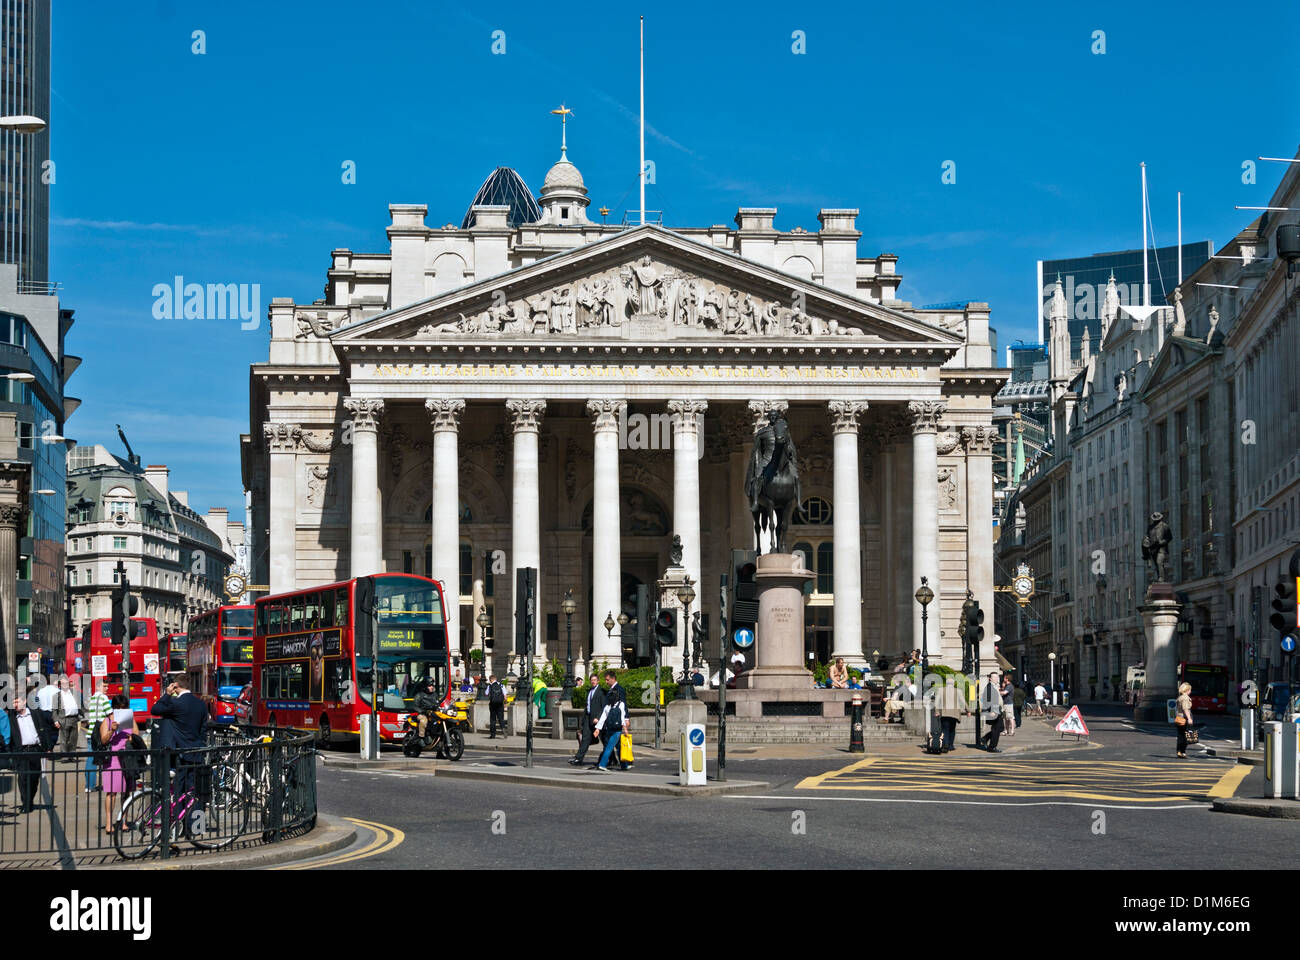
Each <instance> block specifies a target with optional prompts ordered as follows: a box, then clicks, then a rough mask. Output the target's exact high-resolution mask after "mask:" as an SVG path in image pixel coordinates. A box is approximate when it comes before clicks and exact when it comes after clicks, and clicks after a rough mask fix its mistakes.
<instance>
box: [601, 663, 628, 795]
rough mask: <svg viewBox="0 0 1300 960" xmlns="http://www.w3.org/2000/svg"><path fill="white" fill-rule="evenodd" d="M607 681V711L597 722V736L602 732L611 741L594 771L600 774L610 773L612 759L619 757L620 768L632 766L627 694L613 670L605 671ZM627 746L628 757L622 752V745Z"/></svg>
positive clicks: (608, 741) (607, 743)
mask: <svg viewBox="0 0 1300 960" xmlns="http://www.w3.org/2000/svg"><path fill="white" fill-rule="evenodd" d="M605 680H606V681H608V683H609V692H608V693H607V694H606V696H605V709H604V710H603V711H601V714H600V719H598V720H597V721H596V734H597V736H599V735H600V734H601V733H602V731H603V732H604V734H605V735H606V736H608V737H609V739H608V740H607V741H606V743H605V751H604V752H603V753H602V754H601V755H600V762H599V763H597V764H596V766H595V767H593V768H592V769H594V770H596V771H598V772H599V773H609V760H610V757H613V756H618V758H619V768H620V769H622V770H626V769H627V768H628V766H629V765H630V764H631V754H632V738H631V737H630V736H628V733H629V729H628V713H627V693H626V691H624V689H623V687H622V686H621V685H620V684H619V682H618V675H617V674H615V673H614V671H613V670H606V671H605ZM624 743H626V744H627V753H626V755H625V754H624V753H623V752H622V751H621V749H620V747H621V745H622V744H624Z"/></svg>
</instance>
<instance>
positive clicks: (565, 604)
mask: <svg viewBox="0 0 1300 960" xmlns="http://www.w3.org/2000/svg"><path fill="white" fill-rule="evenodd" d="M560 609H561V610H563V611H564V618H565V625H566V627H567V628H568V640H567V641H566V642H565V668H564V699H563V700H562V701H561V703H568V702H569V701H570V700H572V699H573V615H574V614H575V613H577V612H578V604H577V603H576V602H575V601H574V599H573V591H572V590H565V591H564V600H563V601H562V602H561V603H560Z"/></svg>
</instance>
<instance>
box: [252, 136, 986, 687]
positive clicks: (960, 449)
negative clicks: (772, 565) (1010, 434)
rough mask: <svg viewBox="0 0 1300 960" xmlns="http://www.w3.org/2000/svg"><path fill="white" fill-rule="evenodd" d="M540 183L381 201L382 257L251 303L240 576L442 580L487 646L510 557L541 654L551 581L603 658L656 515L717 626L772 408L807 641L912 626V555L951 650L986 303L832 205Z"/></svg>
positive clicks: (912, 642)
mask: <svg viewBox="0 0 1300 960" xmlns="http://www.w3.org/2000/svg"><path fill="white" fill-rule="evenodd" d="M500 175H501V171H500V170H498V171H497V173H496V174H494V177H499V176H500ZM539 199H540V204H539V208H540V210H541V217H540V219H539V220H536V221H534V222H517V220H518V219H519V214H518V209H517V207H512V206H507V205H497V204H492V203H476V204H475V205H473V206H471V208H470V211H469V212H468V213H467V214H466V216H465V218H464V221H463V223H465V224H468V226H462V227H461V228H456V227H453V226H452V225H451V224H448V225H447V226H446V227H443V228H434V227H428V226H426V225H425V223H424V217H425V214H426V212H427V211H426V208H425V207H423V206H417V205H394V206H392V207H390V213H391V216H392V223H391V225H390V226H389V228H388V236H389V240H390V249H389V250H388V251H387V252H386V253H381V254H356V253H353V252H352V251H349V250H335V251H333V253H332V265H331V267H330V269H329V272H328V276H327V278H326V285H325V287H326V288H325V296H324V298H322V299H321V300H318V301H316V302H315V303H311V304H298V303H295V302H293V301H292V300H288V299H276V300H273V301H272V303H271V306H270V310H269V312H270V328H271V329H270V333H271V343H270V355H269V359H268V362H266V363H257V364H254V365H253V366H252V368H251V380H250V391H251V392H250V396H251V416H250V432H249V433H248V434H247V435H245V436H244V437H243V438H242V444H243V468H244V479H245V485H246V487H247V488H248V490H249V491H251V494H252V504H253V508H252V517H251V522H252V524H253V528H252V529H253V530H254V531H256V532H257V535H258V537H259V539H260V538H262V537H265V539H264V540H263V541H262V543H264V544H265V549H264V550H263V549H258V550H255V551H254V557H253V570H252V576H253V579H254V582H261V583H267V584H269V585H270V588H271V590H272V591H281V590H286V589H292V588H298V587H306V586H310V585H313V584H320V583H328V582H331V581H334V580H338V579H344V578H347V577H351V576H359V575H363V574H369V573H374V572H378V571H384V570H388V571H393V570H397V571H402V570H406V571H411V572H415V573H421V574H428V575H430V576H433V577H434V578H436V579H438V580H440V581H442V583H443V585H444V589H445V592H446V594H447V595H448V596H449V597H457V598H459V603H452V604H451V605H450V606H451V609H450V610H449V611H448V627H449V635H450V636H451V637H452V638H453V641H452V642H453V647H454V648H458V649H459V650H460V651H461V652H465V651H468V649H470V648H471V647H475V646H478V645H479V642H480V637H479V632H480V631H479V628H478V627H477V626H476V625H475V619H476V617H477V616H478V614H479V611H480V609H483V610H485V611H486V612H487V613H488V616H489V618H490V619H491V622H492V633H493V636H494V638H495V640H496V642H495V645H494V647H493V655H494V658H495V659H496V661H497V662H498V664H503V663H504V659H505V654H506V653H507V652H508V650H509V649H510V647H511V634H512V632H513V606H514V604H513V598H512V597H511V592H512V588H513V584H514V576H513V571H514V570H515V569H517V568H520V567H536V568H538V570H539V577H538V580H539V589H538V601H537V603H538V609H537V611H536V614H537V616H536V623H537V626H538V629H537V636H538V642H539V654H541V655H542V656H547V657H555V656H558V657H561V658H563V657H564V655H565V639H566V635H565V618H564V616H563V614H561V613H560V612H559V611H560V601H561V600H562V598H563V597H564V595H565V592H566V591H567V590H572V592H573V596H574V598H575V599H576V600H577V601H578V611H579V612H578V614H577V615H576V616H575V617H574V618H573V624H572V626H573V631H574V633H573V644H574V649H575V655H576V656H577V657H578V658H579V659H580V660H585V659H587V658H589V657H591V656H593V655H594V656H595V657H598V658H607V659H610V660H615V661H616V660H617V659H618V657H619V652H620V638H619V635H618V628H615V630H614V631H613V632H610V631H607V629H606V628H605V626H604V624H605V621H606V617H607V616H609V615H612V616H613V617H617V615H618V613H619V612H620V610H624V609H627V606H628V603H629V598H630V597H634V596H635V591H636V586H637V585H638V584H640V583H645V584H651V585H653V583H654V581H655V580H657V579H659V578H660V577H661V576H662V574H663V571H664V569H665V567H666V566H667V564H668V561H669V556H668V551H669V547H670V541H671V537H672V535H673V534H677V535H679V536H680V537H681V538H682V543H683V547H684V559H683V565H684V566H685V567H686V568H687V570H688V572H689V574H690V576H691V577H692V578H693V579H694V580H695V581H696V583H697V587H696V591H697V595H698V596H699V598H700V600H699V605H697V608H696V609H700V608H701V607H702V609H703V611H704V612H705V613H707V614H708V615H709V617H710V622H711V623H712V624H714V625H716V624H717V623H718V619H717V617H718V607H719V578H720V576H721V575H722V574H724V573H728V574H730V571H729V567H730V563H731V551H732V549H733V548H735V549H752V548H753V546H754V530H753V520H752V517H751V515H750V511H749V508H748V503H747V501H746V498H745V495H744V492H743V489H742V488H743V482H744V476H745V469H746V465H747V462H748V457H749V455H750V451H751V445H752V437H753V434H754V432H755V430H756V429H757V426H758V424H759V422H760V421H761V420H762V419H763V418H765V417H766V416H767V415H768V414H769V413H770V412H771V411H772V410H781V411H783V412H785V414H786V416H787V419H788V420H789V423H790V427H791V433H792V436H793V439H794V442H795V444H796V447H797V452H798V457H799V464H800V472H801V477H802V496H803V503H802V505H801V508H800V509H799V511H798V512H797V515H796V517H795V521H794V525H793V527H792V536H791V537H790V544H789V545H790V546H791V548H792V549H795V550H797V551H799V552H800V553H802V554H803V555H804V556H805V558H806V562H807V564H808V566H809V567H810V569H812V570H813V572H814V573H815V574H816V577H815V578H814V582H813V592H812V595H811V597H810V598H809V601H808V604H807V609H806V618H805V627H806V635H807V648H808V651H809V652H810V653H812V654H813V655H814V656H816V657H817V658H818V659H819V660H825V659H827V658H828V657H831V656H837V655H839V656H844V657H846V658H847V659H850V660H851V661H853V662H859V663H860V662H862V661H863V660H864V659H865V658H868V657H870V658H872V659H875V658H876V657H877V656H878V655H879V656H887V657H889V658H890V659H891V660H892V659H894V658H895V657H896V656H897V655H898V654H899V653H900V652H902V651H904V650H908V649H911V648H912V647H918V646H920V645H921V629H922V624H921V616H920V612H921V611H920V607H919V605H918V604H917V603H916V602H915V601H914V600H913V593H914V592H915V590H916V588H917V586H918V585H919V583H920V578H921V577H922V576H925V577H927V578H928V580H929V583H930V584H931V586H932V587H933V588H934V589H935V592H936V593H937V594H938V595H939V597H940V598H941V604H939V606H940V608H941V610H940V611H936V610H935V609H934V608H933V607H932V608H931V610H930V618H929V634H928V637H929V648H930V650H931V652H932V655H934V654H935V653H938V652H940V651H941V653H942V656H943V657H944V658H945V659H946V660H947V661H948V662H958V661H959V660H960V641H959V639H958V633H957V630H958V620H959V615H960V609H961V605H962V603H963V601H964V600H965V599H966V597H967V591H968V590H969V591H971V592H972V593H973V595H974V596H975V597H976V598H977V599H979V600H980V601H981V602H982V604H983V606H984V608H985V609H986V610H988V611H991V610H992V607H993V604H992V597H993V572H992V571H993V567H992V528H991V524H990V517H991V513H992V509H991V508H992V497H993V464H992V443H993V439H994V438H993V433H992V428H991V417H992V402H991V401H992V397H993V395H994V394H995V393H996V392H997V390H998V389H999V387H1000V386H1001V385H1002V383H1003V382H1004V381H1005V379H1006V372H1005V371H1003V370H998V369H995V368H994V366H993V353H992V348H991V346H990V336H989V325H988V321H989V313H988V307H987V305H986V304H982V303H971V304H967V305H966V306H965V307H963V308H959V309H955V310H954V309H946V310H922V309H915V308H913V307H912V306H911V305H910V304H908V303H906V302H903V301H900V300H897V299H896V298H895V291H896V289H897V287H898V284H899V283H900V281H901V277H900V275H899V274H898V273H897V272H896V270H895V265H896V262H897V258H896V257H894V256H893V255H890V254H882V255H880V256H878V257H874V258H866V259H862V258H859V257H858V255H857V245H858V240H859V238H860V234H859V233H858V231H857V229H856V226H855V218H856V215H857V211H856V210H822V211H821V213H820V215H819V220H820V223H821V229H820V230H819V231H817V232H809V231H805V230H802V229H798V228H796V229H794V230H790V231H781V230H778V229H777V228H776V227H775V226H774V225H773V221H774V218H775V214H776V211H775V210H774V209H770V208H762V209H751V208H743V209H741V210H740V211H739V213H738V214H737V216H736V229H729V228H726V227H722V226H714V227H708V228H700V229H674V230H668V229H664V228H662V227H660V226H658V225H653V224H652V225H645V226H634V227H622V226H615V225H608V226H606V225H601V224H594V223H591V222H589V221H588V220H587V219H586V214H585V209H586V206H587V197H586V189H585V187H584V186H583V182H582V178H581V175H580V174H579V173H578V171H577V169H576V167H574V166H573V165H572V164H571V163H569V162H568V160H567V159H563V158H562V159H561V161H560V162H559V163H557V164H556V165H555V166H554V167H553V168H552V169H551V171H550V173H548V175H547V177H546V181H545V184H544V185H543V188H542V191H541V195H540V198H539ZM968 518H970V519H971V522H970V523H969V524H968ZM260 546H261V544H259V548H260ZM937 612H939V613H940V615H939V616H936V613H937ZM989 616H990V618H991V613H990V614H989ZM990 623H991V619H990ZM715 629H716V627H715ZM940 631H942V633H941V632H940ZM989 634H990V636H989V644H988V645H989V649H988V650H987V651H985V657H986V658H988V659H991V658H992V631H991V629H990V631H989ZM758 644H759V648H760V653H759V657H760V659H761V645H762V638H761V637H760V638H759V639H758ZM877 651H879V654H877Z"/></svg>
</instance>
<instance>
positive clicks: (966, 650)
mask: <svg viewBox="0 0 1300 960" xmlns="http://www.w3.org/2000/svg"><path fill="white" fill-rule="evenodd" d="M962 613H963V618H962V631H961V639H962V651H963V652H962V663H963V672H964V673H969V672H971V671H973V670H974V669H975V661H976V660H978V659H979V655H980V653H979V651H980V644H981V643H982V642H983V640H984V626H983V624H984V611H983V610H981V609H980V602H979V601H978V600H968V601H966V603H965V604H964V605H963V606H962ZM968 660H969V664H968V665H967V661H968Z"/></svg>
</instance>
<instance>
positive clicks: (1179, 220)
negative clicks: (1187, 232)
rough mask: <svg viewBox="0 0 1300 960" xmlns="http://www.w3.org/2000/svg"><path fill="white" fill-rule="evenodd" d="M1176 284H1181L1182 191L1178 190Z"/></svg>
mask: <svg viewBox="0 0 1300 960" xmlns="http://www.w3.org/2000/svg"><path fill="white" fill-rule="evenodd" d="M1178 285H1179V286H1180V287H1181V286H1182V285H1183V191H1181V190H1179V191H1178Z"/></svg>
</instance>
